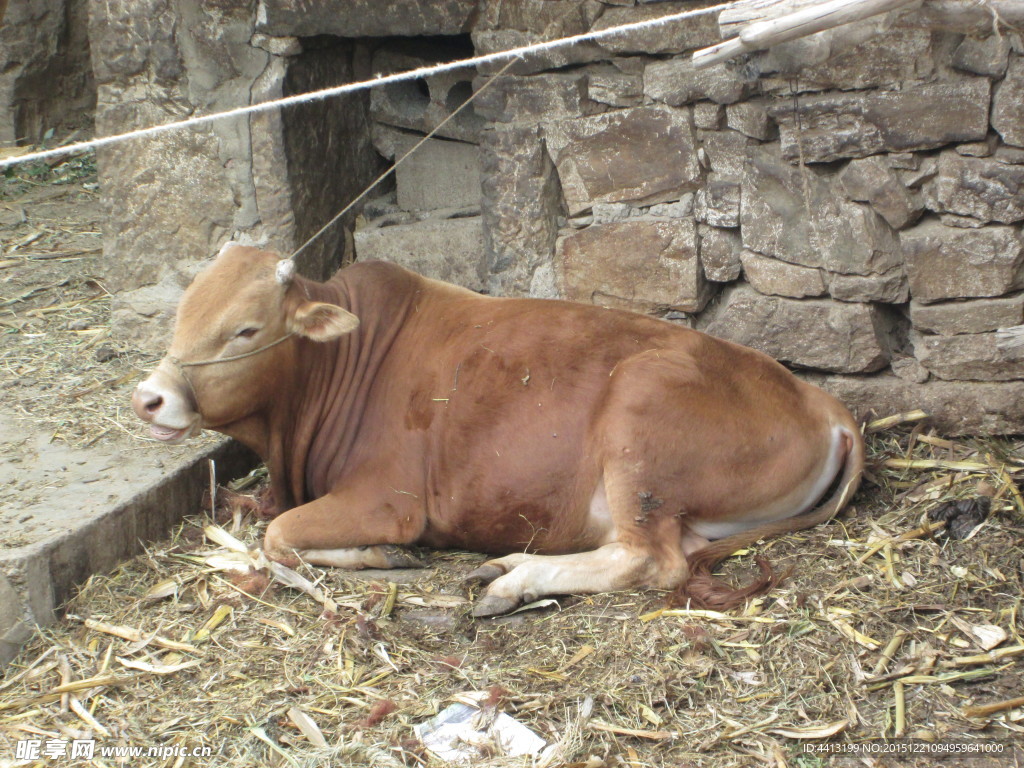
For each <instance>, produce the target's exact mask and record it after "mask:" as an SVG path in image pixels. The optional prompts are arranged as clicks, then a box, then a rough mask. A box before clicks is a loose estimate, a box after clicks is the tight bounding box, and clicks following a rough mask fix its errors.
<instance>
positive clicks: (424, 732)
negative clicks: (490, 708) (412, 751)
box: [413, 704, 547, 765]
mask: <svg viewBox="0 0 1024 768" xmlns="http://www.w3.org/2000/svg"><path fill="white" fill-rule="evenodd" d="M487 714H488V713H484V712H481V711H480V710H479V709H477V708H476V707H470V706H467V705H465V704H452V705H451V706H450V707H448V708H447V709H445V710H444V711H442V712H440V713H439V714H438V715H436V716H435V717H433V718H431V719H430V720H427V721H426V722H425V723H420V724H419V725H417V726H414V728H413V730H414V731H415V733H416V736H417V737H418V738H419V740H420V741H421V742H423V746H425V747H426V748H427V749H428V750H430V751H431V752H432V753H434V754H435V755H437V756H438V757H440V758H441V759H442V760H447V761H449V762H451V763H458V764H460V765H472V764H474V763H476V762H477V761H479V760H480V759H482V758H484V757H488V756H492V757H493V756H495V755H503V756H505V757H518V756H520V755H536V754H538V753H539V752H540V751H541V750H542V749H544V747H545V746H546V744H547V742H545V741H544V739H542V738H541V737H540V736H538V735H537V734H535V733H534V732H533V731H531V730H530V729H529V728H527V727H526V726H525V725H523V724H522V723H520V722H517V721H516V720H514V719H513V718H512V717H510V716H509V715H507V714H505V713H504V712H500V713H498V714H497V716H496V717H488V716H487Z"/></svg>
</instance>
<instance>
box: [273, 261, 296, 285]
mask: <svg viewBox="0 0 1024 768" xmlns="http://www.w3.org/2000/svg"><path fill="white" fill-rule="evenodd" d="M274 274H275V276H276V277H277V282H279V283H280V284H281V285H288V284H290V283H291V281H292V278H293V277H295V262H294V261H292V260H291V259H281V260H280V261H279V262H277V270H276V271H275V272H274Z"/></svg>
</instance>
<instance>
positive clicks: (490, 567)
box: [463, 563, 505, 584]
mask: <svg viewBox="0 0 1024 768" xmlns="http://www.w3.org/2000/svg"><path fill="white" fill-rule="evenodd" d="M504 575H505V569H504V568H502V567H501V566H500V565H494V564H492V563H484V564H483V565H481V566H480V567H479V568H477V569H476V570H473V571H470V572H469V573H468V574H466V578H464V579H463V581H465V582H475V583H478V584H490V583H491V582H492V581H494V580H495V579H496V578H498V577H499V576H504Z"/></svg>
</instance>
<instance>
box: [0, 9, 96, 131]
mask: <svg viewBox="0 0 1024 768" xmlns="http://www.w3.org/2000/svg"><path fill="white" fill-rule="evenodd" d="M6 5H7V10H6V13H5V14H4V13H0V17H2V22H3V23H2V24H0V144H2V146H4V147H11V146H14V144H15V142H26V141H27V142H28V143H30V144H36V143H39V142H40V141H42V139H43V136H44V135H45V133H46V132H47V131H48V130H55V131H56V133H57V136H58V137H60V136H62V135H65V133H66V131H67V130H70V127H71V126H73V127H79V126H80V125H83V124H86V122H87V121H88V119H89V118H90V117H91V115H92V111H93V108H94V107H95V104H96V83H95V81H94V80H93V76H92V66H91V63H90V60H89V40H88V37H87V34H86V30H87V27H88V21H87V19H88V13H89V8H88V6H89V3H88V0H9V2H8V3H6Z"/></svg>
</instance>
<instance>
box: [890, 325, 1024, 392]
mask: <svg viewBox="0 0 1024 768" xmlns="http://www.w3.org/2000/svg"><path fill="white" fill-rule="evenodd" d="M910 340H911V342H912V343H913V345H914V357H916V358H917V359H918V360H919V361H920V362H921V365H923V366H924V367H925V368H927V369H928V371H929V372H930V373H931V374H932V375H933V376H937V377H938V378H940V379H946V380H952V381H1016V380H1019V379H1024V348H1017V349H1015V350H1007V349H1004V348H1002V347H1000V346H999V345H998V344H997V337H996V334H995V333H965V334H959V335H956V336H937V335H932V334H924V333H917V332H916V331H915V332H912V333H911V336H910Z"/></svg>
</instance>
